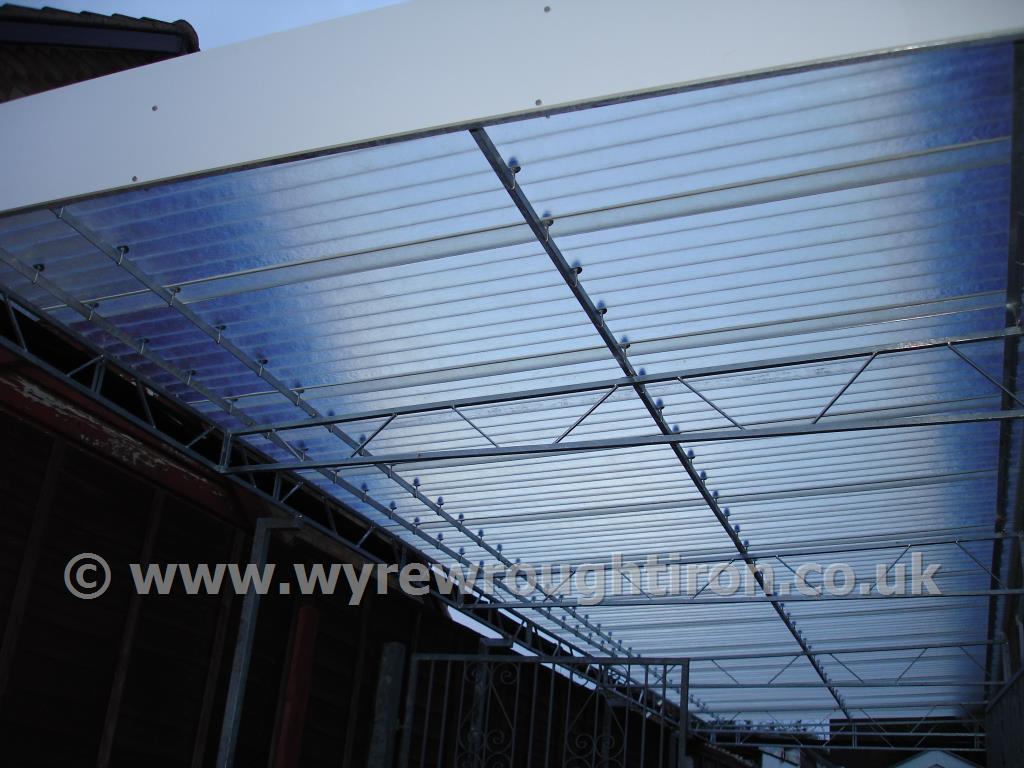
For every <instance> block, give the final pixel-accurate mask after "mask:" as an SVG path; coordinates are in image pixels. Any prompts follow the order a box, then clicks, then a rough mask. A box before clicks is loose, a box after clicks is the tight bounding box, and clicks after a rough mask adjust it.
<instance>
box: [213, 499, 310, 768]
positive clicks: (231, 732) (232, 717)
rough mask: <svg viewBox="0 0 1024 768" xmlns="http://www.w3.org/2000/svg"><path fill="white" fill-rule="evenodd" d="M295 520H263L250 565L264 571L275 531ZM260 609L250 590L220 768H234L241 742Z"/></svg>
mask: <svg viewBox="0 0 1024 768" xmlns="http://www.w3.org/2000/svg"><path fill="white" fill-rule="evenodd" d="M299 526H300V523H298V522H297V521H295V520H281V519H275V518H269V517H263V518H260V519H259V521H258V522H257V523H256V532H255V533H254V534H253V537H252V551H251V553H250V555H249V562H250V563H251V564H253V565H255V566H256V567H257V568H259V569H262V568H263V566H265V565H266V564H267V548H268V547H269V545H270V536H271V534H272V533H273V531H274V529H275V528H298V527H299ZM259 609H260V595H259V593H258V592H256V591H255V590H253V589H250V590H249V591H248V592H247V593H246V595H245V599H244V600H243V602H242V616H241V618H240V619H239V622H238V639H237V641H236V642H235V656H234V659H233V660H232V662H231V682H230V683H229V684H228V696H227V701H226V702H225V703H224V721H223V724H222V725H221V732H220V746H219V747H218V749H217V768H232V767H233V766H234V764H235V747H236V746H237V743H238V728H239V725H241V722H242V702H243V701H244V700H245V686H246V683H247V682H248V678H249V660H250V659H251V658H252V645H253V640H254V639H255V637H256V618H257V615H258V614H259Z"/></svg>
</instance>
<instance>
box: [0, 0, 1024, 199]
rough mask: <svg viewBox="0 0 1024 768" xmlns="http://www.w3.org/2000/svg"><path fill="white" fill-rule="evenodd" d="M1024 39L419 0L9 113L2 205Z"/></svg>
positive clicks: (876, 13)
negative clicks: (929, 49)
mask: <svg viewBox="0 0 1024 768" xmlns="http://www.w3.org/2000/svg"><path fill="white" fill-rule="evenodd" d="M546 9H547V10H546ZM1022 32H1024V3H1022V2H1020V1H1019V0H970V1H968V0H858V2H850V0H774V1H773V2H763V0H699V1H698V0H675V1H672V0H644V1H642V2H623V1H622V0H548V1H547V2H546V3H545V2H533V0H529V1H526V0H512V1H503V2H499V1H498V0H418V1H416V2H409V3H406V4H402V5H396V6H390V7H387V8H382V9H379V10H376V11H372V12H369V13H365V14H361V15H356V16H348V17H343V18H340V19H336V20H332V21H328V22H323V23H320V24H316V25H313V26H309V27H304V28H301V29H296V30H291V31H287V32H282V33H279V34H275V35H270V36H268V37H264V38H259V39H256V40H251V41H248V42H244V43H240V44H237V45H232V46H227V47H224V48H217V49H214V50H211V51H206V52H202V53H197V54H193V55H190V56H184V57H181V58H177V59H171V60H168V61H164V62H160V63H157V64H153V65H150V66H146V67H142V68H139V69H134V70H129V71H127V72H120V73H117V74H114V75H110V76H107V77H103V78H99V79H96V80H91V81H88V82H84V83H78V84H75V85H72V86H68V87H66V88H60V89H57V90H54V91H49V92H46V93H41V94H38V95H35V96H30V97H27V98H22V99H18V100H15V101H12V102H9V103H6V104H0V158H2V159H0V179H2V184H0V212H2V211H11V210H18V209H22V208H26V207H32V206H37V205H41V204H48V203H54V202H59V201H64V200H70V199H74V198H78V197H82V196H88V195H93V194H97V193H101V192H106V191H111V190H116V189H122V188H130V187H133V186H137V185H150V184H153V183H155V182H159V181H164V180H168V179H174V178H180V177H185V176H191V175H195V174H203V173H209V172H212V171H218V170H223V169H228V168H235V167H241V166H246V165H251V164H259V163H266V162H269V161H274V160H280V159H283V158H289V157H299V156H303V155H307V154H311V153H316V152H322V151H329V150H333V149H338V148H343V147H349V146H357V145H361V144H366V143H368V142H373V141H377V140H382V139H392V138H395V137H402V136H414V135H417V134H421V133H424V132H429V131H436V130H444V129H447V128H452V127H456V126H464V125H469V124H476V123H487V122H491V121H495V120H500V119H504V118H508V117H512V116H519V115H529V114H536V113H543V112H545V111H547V110H552V109H561V108H566V107H571V106H576V105H583V104H587V103H593V102H598V101H603V100H608V99H614V98H620V97H628V96H631V95H636V94H642V93H645V92H652V91H660V90H664V89H671V88H679V87H685V86H690V85H699V84H704V83H710V82H716V81H721V80H725V79H732V78H737V77H743V76H750V75H757V74H762V73H766V72H774V71H779V70H785V69H790V68H794V67H800V66H807V65H812V64H817V63H823V62H831V61H841V60H844V59H848V58H854V57H861V56H866V55H872V54H878V53H885V52H891V51H899V50H906V49H910V48H916V47H922V46H933V45H942V44H951V43H963V42H970V41H978V40H989V39H994V38H1013V37H1017V36H1020V35H1021V33H1022Z"/></svg>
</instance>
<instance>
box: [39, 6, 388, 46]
mask: <svg viewBox="0 0 1024 768" xmlns="http://www.w3.org/2000/svg"><path fill="white" fill-rule="evenodd" d="M401 1H402V0H290V2H287V3H283V2H280V0H71V1H70V2H69V1H68V0H48V1H47V2H32V0H21V4H22V5H27V6H33V7H42V6H44V5H46V6H49V7H51V8H62V9H64V10H67V11H75V12H78V11H92V12H94V13H105V14H112V13H123V14H125V15H126V16H148V17H150V18H153V19H160V20H162V21H175V20H177V19H185V20H186V21H188V22H189V23H190V24H192V26H193V27H195V29H196V31H197V32H198V33H199V46H200V48H203V49H208V48H217V47H219V46H221V45H228V44H230V43H237V42H240V41H242V40H248V39H250V38H253V37H260V36H262V35H269V34H270V33H272V32H279V31H280V30H283V29H292V28H294V27H301V26H305V25H306V24H314V23H316V22H318V21H324V20H326V19H333V18H336V17H338V16H348V15H351V14H353V13H361V12H363V11H369V10H372V9H374V8H380V7H382V6H385V5H394V4H396V3H398V2H401Z"/></svg>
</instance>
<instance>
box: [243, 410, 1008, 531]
mask: <svg viewBox="0 0 1024 768" xmlns="http://www.w3.org/2000/svg"><path fill="white" fill-rule="evenodd" d="M1021 418H1024V409H1020V410H1013V411H990V412H985V413H963V414H935V415H925V416H906V417H903V418H893V419H873V418H872V419H834V420H830V421H828V422H826V423H824V424H822V423H818V424H812V423H809V422H808V423H803V424H796V425H793V426H781V427H760V428H758V427H746V428H743V429H727V430H726V429H723V430H704V431H699V432H671V431H668V432H667V433H664V434H660V435H636V436H628V437H609V438H603V439H600V440H574V441H570V442H563V443H532V444H529V445H507V446H500V447H492V448H459V449H453V450H439V451H412V452H407V453H390V454H389V453H384V454H373V455H368V456H367V455H363V456H354V457H343V456H342V457H338V458H336V459H315V460H297V461H280V462H271V463H268V464H242V465H240V466H235V467H224V468H223V471H224V472H226V473H228V474H245V473H248V472H275V471H281V470H298V469H336V470H342V469H347V468H350V467H366V466H377V467H388V466H394V465H398V464H414V463H422V462H437V461H454V462H459V461H465V460H477V459H515V458H526V459H528V458H536V457H539V456H546V455H551V454H563V453H586V452H591V451H607V450H616V449H622V448H643V447H649V446H655V445H668V446H671V447H672V448H673V449H678V448H679V446H681V445H686V444H697V443H717V442H725V441H732V440H763V439H769V438H779V437H799V436H803V435H820V434H833V433H837V432H862V431H871V430H879V429H915V428H920V427H934V426H948V425H953V424H974V423H979V422H1000V421H1007V420H1011V419H1021ZM666 429H668V427H666ZM702 485H703V484H702ZM724 520H725V518H724V516H723V521H724Z"/></svg>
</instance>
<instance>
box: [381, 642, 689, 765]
mask: <svg viewBox="0 0 1024 768" xmlns="http://www.w3.org/2000/svg"><path fill="white" fill-rule="evenodd" d="M688 679H689V665H688V662H687V660H686V659H657V660H653V661H638V660H637V659H609V658H584V657H574V656H569V657H565V656H544V657H540V656H518V655H503V656H495V655H452V654H444V655H441V654H417V655H414V656H413V657H412V659H411V662H410V675H409V683H408V688H407V698H406V711H405V717H404V719H403V725H402V740H401V749H400V754H399V766H400V767H401V768H427V767H428V766H429V767H430V768H440V767H441V766H445V768H451V767H456V768H485V767H486V768H506V767H507V768H534V767H535V768H549V767H554V766H558V767H559V768H584V767H586V766H593V767H595V768H596V767H597V766H601V768H612V767H613V766H617V767H621V768H627V767H629V768H633V767H636V768H648V766H659V767H663V768H678V767H679V766H683V765H685V761H684V760H683V756H684V755H685V748H686V735H687V725H688V722H687V721H688V711H687V699H688V691H687V688H688Z"/></svg>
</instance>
